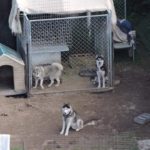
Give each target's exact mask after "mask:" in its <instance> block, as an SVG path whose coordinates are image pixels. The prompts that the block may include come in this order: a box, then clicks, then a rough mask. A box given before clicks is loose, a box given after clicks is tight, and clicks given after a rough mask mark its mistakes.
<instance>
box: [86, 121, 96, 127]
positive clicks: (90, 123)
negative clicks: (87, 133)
mask: <svg viewBox="0 0 150 150" xmlns="http://www.w3.org/2000/svg"><path fill="white" fill-rule="evenodd" d="M95 125H96V121H95V120H92V121H90V122H88V123H85V124H84V127H86V126H95Z"/></svg>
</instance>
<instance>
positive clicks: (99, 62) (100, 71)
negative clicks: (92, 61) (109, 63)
mask: <svg viewBox="0 0 150 150" xmlns="http://www.w3.org/2000/svg"><path fill="white" fill-rule="evenodd" d="M96 67H97V71H96V74H97V76H96V78H95V80H97V82H98V88H101V87H102V88H105V87H106V80H107V79H108V77H107V69H106V66H105V62H104V58H103V57H102V56H99V55H96Z"/></svg>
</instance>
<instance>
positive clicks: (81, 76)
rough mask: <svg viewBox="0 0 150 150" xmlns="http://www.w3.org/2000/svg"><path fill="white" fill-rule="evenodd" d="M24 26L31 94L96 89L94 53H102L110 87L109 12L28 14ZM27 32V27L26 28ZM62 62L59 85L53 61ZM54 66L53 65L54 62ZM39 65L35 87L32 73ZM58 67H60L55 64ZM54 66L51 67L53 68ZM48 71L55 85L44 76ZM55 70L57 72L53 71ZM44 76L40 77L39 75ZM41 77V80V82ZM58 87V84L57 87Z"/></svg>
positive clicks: (111, 70)
mask: <svg viewBox="0 0 150 150" xmlns="http://www.w3.org/2000/svg"><path fill="white" fill-rule="evenodd" d="M26 17H28V22H27V24H26V25H24V26H25V27H26V28H27V30H28V31H27V32H28V33H27V39H28V43H27V45H28V46H29V47H28V53H27V57H28V58H27V60H28V63H27V65H28V70H29V71H28V74H29V76H28V77H29V78H28V80H29V88H30V92H31V94H34V93H49V92H64V91H75V90H90V89H97V85H95V84H94V83H93V81H92V80H91V78H93V77H95V76H96V60H95V56H96V54H99V55H103V56H104V61H105V64H106V68H107V72H108V74H107V82H106V88H108V87H112V74H113V69H112V44H111V23H110V21H111V20H110V19H111V17H110V14H109V13H107V12H103V13H102V12H92V13H91V12H87V13H78V14H73V15H62V16H60V15H59V17H58V16H57V15H30V16H26ZM25 31H26V30H25ZM54 62H57V63H59V64H62V66H63V71H62V75H61V76H60V78H59V77H58V78H59V79H60V80H61V84H60V85H59V86H57V85H58V84H57V83H58V80H59V79H58V80H57V73H56V72H57V71H56V70H55V69H54V70H53V67H52V64H53V63H54ZM54 66H55V65H54ZM37 67H38V68H40V73H39V76H40V79H39V80H38V86H37V87H36V88H33V87H34V86H35V84H36V81H37V80H36V78H35V75H34V71H35V68H37ZM55 67H56V68H57V69H58V70H61V67H60V66H59V67H58V66H55ZM55 67H54V68H55ZM47 71H48V72H49V71H51V73H52V74H53V75H52V76H54V78H55V80H54V84H53V85H52V86H50V87H48V86H49V85H50V83H51V82H52V81H51V80H52V79H50V78H49V76H48V75H47V73H48V72H47ZM55 73H56V74H55ZM42 76H43V77H42ZM41 78H42V80H43V83H41V85H40V81H41ZM56 86H57V87H56Z"/></svg>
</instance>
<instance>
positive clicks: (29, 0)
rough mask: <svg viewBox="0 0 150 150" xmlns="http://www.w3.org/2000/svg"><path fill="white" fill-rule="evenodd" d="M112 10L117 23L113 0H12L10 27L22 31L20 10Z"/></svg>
mask: <svg viewBox="0 0 150 150" xmlns="http://www.w3.org/2000/svg"><path fill="white" fill-rule="evenodd" d="M105 10H109V11H111V12H112V23H113V24H115V23H116V13H115V8H114V3H113V0H12V8H11V12H10V16H9V27H10V29H11V30H12V32H13V33H21V32H22V31H21V24H20V20H19V13H20V11H22V12H25V13H27V14H40V13H52V14H54V13H55V14H64V13H79V12H85V11H92V12H93V11H105Z"/></svg>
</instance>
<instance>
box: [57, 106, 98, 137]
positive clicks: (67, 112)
mask: <svg viewBox="0 0 150 150" xmlns="http://www.w3.org/2000/svg"><path fill="white" fill-rule="evenodd" d="M62 120H63V121H62V130H61V132H60V134H65V136H68V134H69V130H70V128H72V129H74V130H76V131H79V130H81V129H83V128H84V127H85V126H88V125H95V124H96V123H95V121H91V122H89V123H86V124H84V121H83V120H82V119H81V118H80V117H79V116H78V115H77V113H76V112H75V111H74V110H73V109H72V107H71V105H70V104H64V105H63V106H62Z"/></svg>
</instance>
